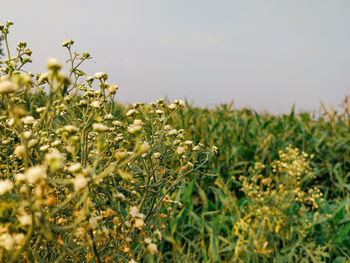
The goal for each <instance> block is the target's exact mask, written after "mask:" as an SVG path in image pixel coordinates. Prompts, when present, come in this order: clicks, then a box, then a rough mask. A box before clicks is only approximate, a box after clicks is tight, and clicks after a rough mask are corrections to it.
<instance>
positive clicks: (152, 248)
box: [148, 243, 158, 255]
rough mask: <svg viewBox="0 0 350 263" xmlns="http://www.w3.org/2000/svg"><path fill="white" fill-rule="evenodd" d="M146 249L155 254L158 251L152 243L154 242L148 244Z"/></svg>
mask: <svg viewBox="0 0 350 263" xmlns="http://www.w3.org/2000/svg"><path fill="white" fill-rule="evenodd" d="M148 251H149V252H150V253H151V254H152V255H154V254H156V253H157V252H158V249H157V245H156V244H154V243H150V244H148Z"/></svg>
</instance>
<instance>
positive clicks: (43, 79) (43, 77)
mask: <svg viewBox="0 0 350 263" xmlns="http://www.w3.org/2000/svg"><path fill="white" fill-rule="evenodd" d="M48 80H49V73H47V72H45V73H42V74H40V77H39V79H38V83H39V84H43V83H44V82H46V81H48Z"/></svg>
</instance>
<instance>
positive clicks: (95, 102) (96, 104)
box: [90, 100, 101, 109]
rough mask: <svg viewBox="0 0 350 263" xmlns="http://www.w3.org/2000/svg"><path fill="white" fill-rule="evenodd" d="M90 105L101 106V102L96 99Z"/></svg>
mask: <svg viewBox="0 0 350 263" xmlns="http://www.w3.org/2000/svg"><path fill="white" fill-rule="evenodd" d="M90 106H91V107H93V108H96V109H97V108H100V107H101V102H99V101H98V100H95V101H93V102H91V103H90Z"/></svg>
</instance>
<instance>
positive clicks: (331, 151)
mask: <svg viewBox="0 0 350 263" xmlns="http://www.w3.org/2000/svg"><path fill="white" fill-rule="evenodd" d="M11 25H12V23H11V22H9V21H8V22H7V23H6V24H5V25H0V29H1V32H2V35H3V37H4V45H3V46H2V47H3V52H2V54H1V55H0V64H1V72H0V141H1V144H0V161H1V162H0V261H1V262H40V263H41V262H106V263H108V262H129V263H135V262H257V263H258V262H276V263H277V262H278V263H279V262H281V263H283V262H315V263H316V262H335V263H344V262H350V157H349V156H350V118H349V117H350V108H349V101H348V98H347V97H346V98H345V99H344V101H343V103H342V107H341V110H338V111H335V110H334V109H333V108H332V107H331V106H328V105H320V109H319V111H317V112H316V113H311V112H302V113H296V112H295V111H294V108H292V107H291V111H290V113H288V114H281V115H274V114H269V113H258V112H255V111H254V110H252V109H236V108H234V106H233V104H229V105H227V104H225V105H218V106H217V107H214V108H210V109H207V108H200V107H194V106H191V105H189V104H187V103H185V102H183V101H182V100H176V101H174V102H168V101H166V100H163V99H160V100H158V101H157V102H154V103H151V104H148V105H145V104H144V103H136V104H134V105H122V104H119V103H118V86H117V85H115V84H114V85H111V84H108V82H107V80H108V75H107V74H106V73H103V72H98V73H96V74H95V75H94V76H92V77H87V76H86V74H85V73H84V72H83V71H82V70H81V69H80V65H81V64H83V63H85V62H86V61H88V60H89V59H90V58H91V56H90V54H88V53H86V52H85V53H82V54H79V53H76V52H75V49H76V47H75V45H74V41H72V40H69V41H67V42H64V43H63V44H62V46H63V48H65V49H66V50H67V54H68V61H67V64H68V66H69V67H70V70H69V72H68V73H64V72H62V65H61V63H60V62H58V61H57V60H55V59H49V61H48V70H47V72H45V73H41V74H31V73H28V72H26V71H25V67H26V65H25V64H27V63H30V62H31V58H30V56H31V51H30V49H29V48H28V47H27V44H26V43H24V42H21V43H19V44H18V45H17V47H16V50H14V49H11V48H12V47H9V46H8V36H9V30H10V26H11ZM11 55H12V56H11ZM252 106H253V105H252ZM253 108H254V107H253Z"/></svg>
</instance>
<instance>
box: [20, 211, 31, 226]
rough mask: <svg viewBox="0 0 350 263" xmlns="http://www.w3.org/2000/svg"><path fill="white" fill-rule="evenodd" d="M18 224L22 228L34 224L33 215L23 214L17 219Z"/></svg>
mask: <svg viewBox="0 0 350 263" xmlns="http://www.w3.org/2000/svg"><path fill="white" fill-rule="evenodd" d="M17 219H18V222H19V223H20V225H22V226H28V225H31V224H32V217H31V215H29V214H27V213H25V212H23V213H22V214H21V215H20V216H18V217H17Z"/></svg>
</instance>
